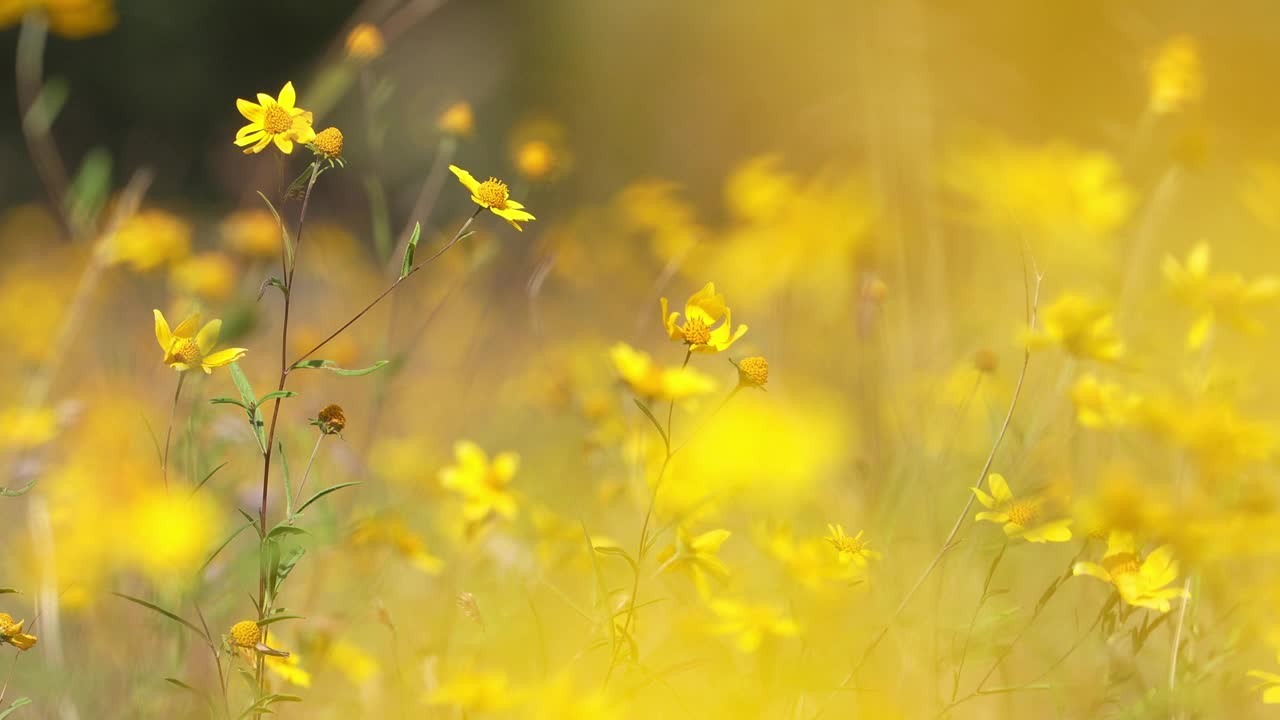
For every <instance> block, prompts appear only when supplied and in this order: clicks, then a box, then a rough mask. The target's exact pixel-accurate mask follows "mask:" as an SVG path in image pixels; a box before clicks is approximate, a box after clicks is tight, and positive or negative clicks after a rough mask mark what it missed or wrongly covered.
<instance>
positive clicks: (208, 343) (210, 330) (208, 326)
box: [196, 318, 222, 357]
mask: <svg viewBox="0 0 1280 720" xmlns="http://www.w3.org/2000/svg"><path fill="white" fill-rule="evenodd" d="M221 334H222V321H221V320H219V319H217V318H215V319H213V320H210V321H209V322H207V323H205V325H204V327H202V328H200V332H199V333H198V334H197V335H196V347H198V348H200V355H201V356H202V357H203V356H205V355H208V354H209V353H211V352H213V348H214V346H215V345H217V344H218V336H219V335H221Z"/></svg>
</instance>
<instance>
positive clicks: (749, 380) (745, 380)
mask: <svg viewBox="0 0 1280 720" xmlns="http://www.w3.org/2000/svg"><path fill="white" fill-rule="evenodd" d="M737 368H738V384H739V385H741V386H743V387H756V388H760V389H761V390H763V389H764V385H765V383H767V382H769V361H768V360H765V359H764V358H762V357H760V356H759V355H753V356H752V357H747V358H743V359H741V360H739V361H738V363H737Z"/></svg>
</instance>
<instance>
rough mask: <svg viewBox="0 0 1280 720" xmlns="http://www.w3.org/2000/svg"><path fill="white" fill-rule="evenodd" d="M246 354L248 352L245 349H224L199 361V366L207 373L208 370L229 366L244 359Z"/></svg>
mask: <svg viewBox="0 0 1280 720" xmlns="http://www.w3.org/2000/svg"><path fill="white" fill-rule="evenodd" d="M247 352H249V351H248V350H246V349H245V348H226V349H223V350H219V351H218V352H216V353H211V354H210V355H208V356H206V357H205V359H204V360H202V361H201V364H202V365H204V368H205V370H206V371H208V369H209V368H216V367H222V366H223V365H230V364H231V363H233V362H235V361H237V360H239V359H240V358H242V357H244V356H245V353H247Z"/></svg>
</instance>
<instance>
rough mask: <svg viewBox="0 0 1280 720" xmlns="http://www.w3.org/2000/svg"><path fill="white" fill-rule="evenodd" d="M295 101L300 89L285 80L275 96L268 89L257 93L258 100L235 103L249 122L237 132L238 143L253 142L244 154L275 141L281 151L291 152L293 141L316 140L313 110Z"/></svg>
mask: <svg viewBox="0 0 1280 720" xmlns="http://www.w3.org/2000/svg"><path fill="white" fill-rule="evenodd" d="M296 101H297V93H296V92H295V91H294V89H293V83H292V82H287V83H285V84H284V87H283V88H281V89H280V95H279V97H277V98H275V99H272V97H271V96H270V95H267V94H265V93H258V102H257V103H252V102H249V101H248V100H244V99H239V98H237V99H236V107H237V108H239V110H240V114H241V115H243V116H244V117H245V119H246V120H248V121H249V124H248V125H245V126H244V127H242V128H240V130H239V131H237V132H236V139H235V143H236V145H239V146H240V147H245V146H246V145H251V146H252V147H248V148H246V149H245V154H248V153H260V152H262V150H263V149H264V148H266V147H267V146H268V145H270V144H272V143H275V146H276V148H278V149H279V150H280V152H282V153H284V154H285V155H289V154H291V153H292V152H293V143H294V142H300V143H309V142H311V141H312V140H314V139H315V137H316V133H315V131H314V130H312V129H311V112H310V111H307V110H303V109H302V108H300V107H296V106H295V105H294V103H295V102H296Z"/></svg>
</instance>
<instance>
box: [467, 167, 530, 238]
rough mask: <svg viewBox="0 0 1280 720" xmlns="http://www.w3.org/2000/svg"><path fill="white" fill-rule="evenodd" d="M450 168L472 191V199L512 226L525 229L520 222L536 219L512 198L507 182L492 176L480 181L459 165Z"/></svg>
mask: <svg viewBox="0 0 1280 720" xmlns="http://www.w3.org/2000/svg"><path fill="white" fill-rule="evenodd" d="M449 169H450V170H451V171H453V174H454V175H456V176H457V177H458V182H460V183H462V185H463V186H464V187H466V188H467V189H468V190H470V191H471V200H472V201H473V202H475V204H477V205H479V206H480V207H482V208H486V209H488V210H489V212H491V213H493V214H494V215H497V216H498V217H500V218H502V219H503V220H506V221H507V223H508V224H510V225H511V227H513V228H515V229H517V230H521V231H523V228H521V227H520V223H522V222H528V221H530V220H535V219H536V218H534V217H533V216H532V215H530V214H529V213H528V212H526V211H525V209H524V206H523V205H521V204H520V203H518V202H516V201H515V200H512V199H511V192H510V191H509V190H508V189H507V184H506V183H504V182H502V181H501V180H499V179H497V178H495V177H491V178H489V179H488V180H485V181H484V182H478V181H477V180H476V179H475V178H473V177H471V173H469V172H467V171H466V170H463V169H462V168H460V167H458V166H457V165H450V166H449Z"/></svg>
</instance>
